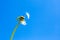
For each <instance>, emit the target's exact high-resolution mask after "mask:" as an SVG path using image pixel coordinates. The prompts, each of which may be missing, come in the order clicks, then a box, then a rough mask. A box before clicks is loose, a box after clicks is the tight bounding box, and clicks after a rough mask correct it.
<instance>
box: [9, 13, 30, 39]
mask: <svg viewBox="0 0 60 40" xmlns="http://www.w3.org/2000/svg"><path fill="white" fill-rule="evenodd" d="M26 16H27V18H28V19H29V18H30V15H29V13H28V12H26ZM17 21H18V24H17V25H16V27H15V28H14V30H13V32H12V35H11V37H10V40H13V37H14V34H15V32H16V30H17V28H18V26H19V24H22V25H26V21H25V17H24V16H19V17H17Z"/></svg>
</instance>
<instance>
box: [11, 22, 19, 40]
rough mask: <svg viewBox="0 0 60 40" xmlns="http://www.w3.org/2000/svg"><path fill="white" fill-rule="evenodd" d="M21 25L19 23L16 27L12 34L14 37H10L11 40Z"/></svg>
mask: <svg viewBox="0 0 60 40" xmlns="http://www.w3.org/2000/svg"><path fill="white" fill-rule="evenodd" d="M19 24H20V23H18V24H17V25H16V27H15V28H14V30H13V32H12V35H11V37H10V40H13V37H14V34H15V32H16V30H17V28H18V26H19Z"/></svg>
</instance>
